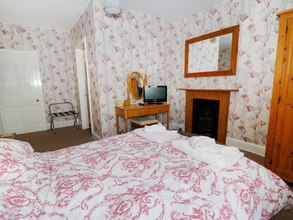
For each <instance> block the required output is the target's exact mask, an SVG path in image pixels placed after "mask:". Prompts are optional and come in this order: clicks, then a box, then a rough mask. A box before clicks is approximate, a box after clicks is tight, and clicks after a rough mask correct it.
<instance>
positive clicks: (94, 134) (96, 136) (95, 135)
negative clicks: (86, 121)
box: [92, 132, 102, 140]
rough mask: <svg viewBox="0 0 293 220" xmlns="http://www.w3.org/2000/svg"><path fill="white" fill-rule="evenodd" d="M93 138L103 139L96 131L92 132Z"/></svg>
mask: <svg viewBox="0 0 293 220" xmlns="http://www.w3.org/2000/svg"><path fill="white" fill-rule="evenodd" d="M92 138H93V139H94V140H101V139H102V138H101V137H100V136H99V135H97V134H96V133H94V132H92Z"/></svg>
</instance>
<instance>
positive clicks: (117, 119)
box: [116, 115, 120, 134]
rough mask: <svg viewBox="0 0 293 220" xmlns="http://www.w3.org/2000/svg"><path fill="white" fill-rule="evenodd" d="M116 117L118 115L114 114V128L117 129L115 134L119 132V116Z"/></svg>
mask: <svg viewBox="0 0 293 220" xmlns="http://www.w3.org/2000/svg"><path fill="white" fill-rule="evenodd" d="M118 117H119V116H118V115H116V130H117V134H120V132H119V118H118Z"/></svg>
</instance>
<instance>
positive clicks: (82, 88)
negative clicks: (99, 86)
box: [75, 37, 93, 131]
mask: <svg viewBox="0 0 293 220" xmlns="http://www.w3.org/2000/svg"><path fill="white" fill-rule="evenodd" d="M83 48H84V50H85V60H84V58H83V54H82V49H83ZM75 58H76V69H77V79H78V90H79V100H80V117H81V121H82V123H81V127H82V129H86V128H88V127H89V118H90V124H91V128H90V129H91V131H92V126H93V123H92V108H91V94H90V86H89V85H90V84H89V80H90V78H89V69H88V60H87V45H86V38H85V37H84V38H83V39H82V40H81V41H80V42H79V43H78V44H77V45H76V46H75ZM84 62H85V69H84ZM85 72H86V77H87V85H85V83H84V82H85V77H84V76H85ZM86 87H87V90H88V94H87V95H88V97H87V98H88V100H89V106H88V104H87V98H86V95H85V94H86ZM88 109H89V112H90V117H88Z"/></svg>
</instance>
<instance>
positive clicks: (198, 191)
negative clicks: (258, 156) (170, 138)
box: [0, 132, 293, 219]
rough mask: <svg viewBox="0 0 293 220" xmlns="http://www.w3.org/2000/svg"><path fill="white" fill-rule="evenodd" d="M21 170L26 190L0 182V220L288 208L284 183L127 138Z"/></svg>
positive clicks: (252, 215) (255, 215)
mask: <svg viewBox="0 0 293 220" xmlns="http://www.w3.org/2000/svg"><path fill="white" fill-rule="evenodd" d="M180 138H182V139H183V138H187V137H184V136H180ZM28 166H30V167H31V168H33V169H34V171H35V173H36V177H35V178H34V181H33V182H32V183H31V184H30V185H26V186H22V185H14V184H13V181H6V182H2V183H1V182H0V216H1V219H40V218H41V217H42V218H44V219H269V218H271V217H272V216H273V215H274V214H275V213H277V212H278V211H279V210H281V209H282V208H291V207H292V206H293V193H292V192H291V191H290V189H289V187H288V186H287V185H286V183H285V182H284V181H283V180H281V179H280V178H279V177H278V176H277V175H275V174H273V173H272V172H271V171H269V170H267V169H266V168H264V167H263V166H261V165H259V164H256V163H255V162H253V161H251V160H249V159H247V158H245V157H243V158H242V159H240V160H239V162H238V163H237V164H235V165H234V166H233V167H232V168H226V169H217V168H215V167H213V166H209V165H208V164H205V163H201V162H198V161H196V160H194V159H192V158H191V157H189V156H187V155H186V154H184V153H182V152H181V151H178V150H176V149H174V148H173V147H172V144H171V143H165V144H157V143H154V142H148V141H147V140H146V139H144V138H142V137H139V136H137V135H136V134H135V133H134V132H129V133H127V134H123V135H118V136H114V137H110V138H108V139H103V140H100V141H95V142H90V143H86V144H82V145H80V146H75V147H70V148H65V149H61V150H58V151H52V152H47V153H34V163H33V164H29V165H28Z"/></svg>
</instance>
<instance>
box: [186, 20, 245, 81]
mask: <svg viewBox="0 0 293 220" xmlns="http://www.w3.org/2000/svg"><path fill="white" fill-rule="evenodd" d="M238 36H239V25H237V26H233V27H230V28H226V29H222V30H220V31H216V32H213V33H210V34H206V35H203V36H200V37H196V38H192V39H189V40H186V41H185V66H184V77H202V76H225V75H235V74H236V64H237V51H238Z"/></svg>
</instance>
